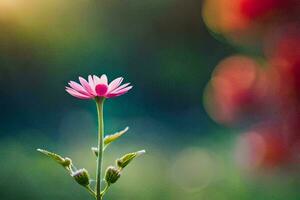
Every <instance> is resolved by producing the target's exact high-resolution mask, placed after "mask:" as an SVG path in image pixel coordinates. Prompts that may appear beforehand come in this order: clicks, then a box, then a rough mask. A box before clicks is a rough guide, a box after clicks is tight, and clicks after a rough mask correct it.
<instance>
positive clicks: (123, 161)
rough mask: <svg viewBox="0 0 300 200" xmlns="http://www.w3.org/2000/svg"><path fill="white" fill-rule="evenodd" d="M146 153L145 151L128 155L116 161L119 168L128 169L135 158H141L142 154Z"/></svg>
mask: <svg viewBox="0 0 300 200" xmlns="http://www.w3.org/2000/svg"><path fill="white" fill-rule="evenodd" d="M144 153H146V151H145V150H141V151H137V152H134V153H128V154H126V155H124V156H123V157H122V158H120V159H118V160H117V161H116V163H117V165H118V167H120V168H124V167H126V166H127V165H128V164H129V163H130V162H131V161H132V160H133V159H134V158H135V157H137V156H140V155H142V154H144Z"/></svg>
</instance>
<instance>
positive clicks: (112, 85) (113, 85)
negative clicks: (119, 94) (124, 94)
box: [108, 77, 123, 93]
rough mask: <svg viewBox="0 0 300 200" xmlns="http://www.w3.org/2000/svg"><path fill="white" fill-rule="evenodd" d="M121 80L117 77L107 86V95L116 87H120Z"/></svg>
mask: <svg viewBox="0 0 300 200" xmlns="http://www.w3.org/2000/svg"><path fill="white" fill-rule="evenodd" d="M122 81H123V78H122V77H119V78H116V79H115V80H113V81H112V82H111V83H110V84H109V85H108V93H110V92H112V91H113V90H115V89H116V88H117V87H119V86H120V84H121V83H122Z"/></svg>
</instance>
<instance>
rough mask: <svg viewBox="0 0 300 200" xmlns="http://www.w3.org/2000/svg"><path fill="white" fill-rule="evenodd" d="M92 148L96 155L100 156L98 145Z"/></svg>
mask: <svg viewBox="0 0 300 200" xmlns="http://www.w3.org/2000/svg"><path fill="white" fill-rule="evenodd" d="M91 150H92V152H93V153H94V154H95V156H96V157H98V154H99V151H98V148H97V147H92V148H91Z"/></svg>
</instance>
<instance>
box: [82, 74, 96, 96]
mask: <svg viewBox="0 0 300 200" xmlns="http://www.w3.org/2000/svg"><path fill="white" fill-rule="evenodd" d="M79 81H80V83H81V85H82V86H83V88H84V89H85V90H86V91H87V92H88V93H90V94H92V95H96V92H94V91H93V90H92V88H91V86H90V84H89V83H88V82H87V81H86V80H85V79H84V78H82V77H79Z"/></svg>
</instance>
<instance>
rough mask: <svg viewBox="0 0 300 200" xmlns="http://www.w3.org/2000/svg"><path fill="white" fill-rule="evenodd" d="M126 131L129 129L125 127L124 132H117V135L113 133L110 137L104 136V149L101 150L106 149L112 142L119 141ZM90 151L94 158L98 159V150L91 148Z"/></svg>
mask: <svg viewBox="0 0 300 200" xmlns="http://www.w3.org/2000/svg"><path fill="white" fill-rule="evenodd" d="M128 130H129V127H126V128H125V129H124V130H122V131H119V132H117V133H115V134H112V135H107V136H105V138H104V148H103V150H105V149H106V147H107V146H108V145H109V144H110V143H112V142H113V141H115V140H117V139H119V138H120V137H121V136H122V135H124V134H125V133H126V132H127V131H128ZM91 150H92V152H93V153H94V154H95V156H96V157H98V152H99V151H98V148H97V147H92V148H91Z"/></svg>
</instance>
